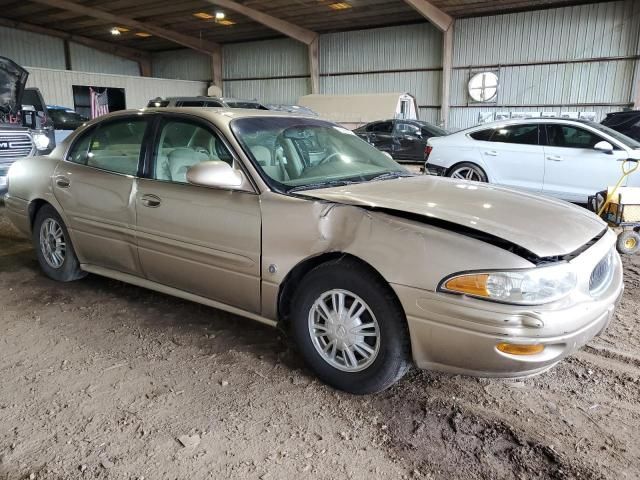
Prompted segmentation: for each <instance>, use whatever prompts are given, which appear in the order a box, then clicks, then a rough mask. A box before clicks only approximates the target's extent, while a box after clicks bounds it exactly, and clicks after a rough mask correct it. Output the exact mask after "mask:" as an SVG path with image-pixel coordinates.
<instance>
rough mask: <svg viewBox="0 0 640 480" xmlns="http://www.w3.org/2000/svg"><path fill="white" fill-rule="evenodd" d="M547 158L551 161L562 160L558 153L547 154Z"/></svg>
mask: <svg viewBox="0 0 640 480" xmlns="http://www.w3.org/2000/svg"><path fill="white" fill-rule="evenodd" d="M547 160H551V161H552V162H561V161H562V157H560V156H558V155H549V156H548V157H547Z"/></svg>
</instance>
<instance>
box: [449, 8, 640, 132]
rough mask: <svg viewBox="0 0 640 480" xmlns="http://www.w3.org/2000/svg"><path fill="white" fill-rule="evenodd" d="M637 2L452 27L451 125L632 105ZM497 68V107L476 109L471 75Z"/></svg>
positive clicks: (639, 32) (639, 26) (639, 31)
mask: <svg viewBox="0 0 640 480" xmlns="http://www.w3.org/2000/svg"><path fill="white" fill-rule="evenodd" d="M639 38H640V2H638V1H635V0H624V1H617V2H602V3H597V4H588V5H581V6H575V7H565V8H556V9H550V10H540V11H533V12H523V13H515V14H508V15H498V16H491V17H478V18H468V19H460V20H458V21H457V22H456V25H455V39H454V63H453V65H454V72H453V75H452V85H451V104H452V109H451V118H450V125H451V127H453V128H464V127H468V126H470V125H473V124H475V123H477V119H478V115H479V113H480V112H495V111H512V112H516V111H556V112H560V111H589V112H596V114H597V119H598V120H599V119H600V118H602V117H603V116H604V115H605V114H606V113H607V112H610V111H615V110H620V109H621V108H623V107H625V106H629V105H630V104H631V103H632V98H633V96H632V95H633V92H634V88H635V85H634V83H635V82H634V80H633V79H634V72H635V71H636V70H637V69H638V59H637V56H638V54H639V50H638V48H639V40H638V39H639ZM485 70H487V71H494V72H495V73H497V75H498V77H499V82H500V87H499V90H498V96H497V101H496V103H494V104H474V103H473V102H472V101H471V99H470V98H469V96H468V93H467V82H468V80H469V78H470V77H471V76H472V75H473V74H474V73H477V72H479V71H485Z"/></svg>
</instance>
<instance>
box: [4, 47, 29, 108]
mask: <svg viewBox="0 0 640 480" xmlns="http://www.w3.org/2000/svg"><path fill="white" fill-rule="evenodd" d="M28 77H29V72H27V71H26V70H25V69H24V68H22V67H21V66H20V65H18V64H17V63H16V62H14V61H13V60H9V59H8V58H5V57H0V114H1V115H8V114H10V113H13V114H16V113H18V110H19V109H20V108H21V105H22V94H23V93H24V86H25V85H26V83H27V78H28Z"/></svg>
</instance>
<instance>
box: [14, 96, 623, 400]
mask: <svg viewBox="0 0 640 480" xmlns="http://www.w3.org/2000/svg"><path fill="white" fill-rule="evenodd" d="M6 205H7V210H8V215H9V217H10V218H11V220H12V221H13V222H14V224H15V225H16V226H17V227H18V228H19V229H20V230H22V231H23V232H24V233H25V234H26V235H29V236H31V238H32V239H33V244H34V247H35V249H36V253H37V256H38V260H39V262H40V266H41V268H42V270H43V271H44V273H45V274H46V275H48V276H49V277H51V278H53V279H55V280H59V281H70V280H76V279H80V278H82V277H83V276H84V275H86V273H88V272H90V273H95V274H99V275H104V276H106V277H111V278H115V279H118V280H121V281H124V282H128V283H132V284H135V285H139V286H142V287H146V288H150V289H154V290H157V291H160V292H163V293H166V294H170V295H175V296H177V297H181V298H185V299H188V300H192V301H195V302H200V303H203V304H205V305H210V306H212V307H216V308H220V309H223V310H226V311H229V312H232V313H235V314H238V315H243V316H245V317H248V318H251V319H253V320H257V321H259V322H263V323H265V324H267V325H271V326H276V325H278V324H280V325H281V326H282V327H283V328H284V329H286V330H287V331H288V332H290V334H291V337H292V339H293V340H294V342H295V344H296V345H297V346H298V348H299V350H300V353H301V355H302V357H303V358H304V360H305V361H306V363H307V365H309V367H310V368H311V369H312V370H313V371H314V372H315V373H316V374H317V375H318V376H319V377H320V378H321V379H322V380H324V381H325V382H327V383H328V384H330V385H332V386H334V387H336V388H339V389H342V390H346V391H349V392H353V393H369V392H375V391H379V390H381V389H384V388H386V387H388V386H390V385H391V384H393V383H394V382H395V381H396V380H398V379H399V378H400V377H401V376H402V375H403V374H404V373H405V371H406V370H407V368H408V367H409V366H410V365H411V363H412V362H413V363H414V364H416V365H417V366H418V367H420V368H426V369H431V370H439V371H445V372H453V373H463V374H470V375H480V376H491V377H520V376H526V375H533V374H537V373H540V372H542V371H544V370H546V369H548V368H550V367H551V366H553V365H554V364H555V363H557V362H558V361H560V359H562V358H563V357H565V356H566V355H568V354H570V353H571V352H573V351H575V350H576V349H578V348H579V347H581V346H582V345H584V344H585V343H587V342H588V341H589V340H590V339H591V338H593V337H594V336H595V335H597V334H599V333H600V332H601V331H602V330H603V329H604V328H605V327H606V326H607V324H608V323H609V321H610V320H611V318H612V316H613V311H614V307H615V304H616V301H617V299H618V298H619V297H620V295H621V293H622V288H623V287H622V267H621V263H620V257H619V256H618V254H617V253H616V251H615V249H614V243H615V239H616V237H615V235H614V234H613V233H612V232H611V231H609V230H608V228H607V226H606V225H605V223H604V222H602V221H601V220H600V219H599V218H598V217H596V216H595V215H593V214H591V213H589V212H588V211H586V210H583V209H580V208H578V207H575V206H573V205H570V204H567V203H564V202H560V201H555V200H549V199H544V198H539V197H536V196H533V195H528V194H523V193H519V192H515V191H512V190H508V189H505V188H499V187H495V186H492V185H486V184H480V183H476V182H467V181H465V180H455V179H442V178H436V177H429V176H422V175H420V176H414V175H411V174H409V173H408V172H407V171H406V170H405V169H404V168H403V167H401V166H400V165H398V164H397V163H395V162H394V161H392V160H391V159H389V158H388V157H387V156H386V155H385V154H383V153H381V152H379V151H378V150H376V149H375V148H374V147H372V146H371V145H369V144H368V143H367V142H365V141H364V140H362V139H360V138H358V137H357V136H356V135H355V134H354V133H352V132H351V131H349V130H346V129H344V128H342V127H340V126H338V125H335V124H333V123H330V122H327V121H323V120H319V119H317V118H305V117H301V116H299V115H291V114H284V113H278V112H270V111H256V110H253V111H250V110H223V109H202V108H192V109H187V108H182V109H178V108H176V109H172V108H160V109H149V110H145V111H130V112H126V111H125V112H118V113H114V114H110V115H107V116H105V117H101V118H100V119H97V120H94V121H92V122H89V123H88V124H87V125H85V126H83V127H81V128H80V129H78V130H76V131H75V132H74V133H73V134H72V135H71V136H70V137H69V139H68V140H67V141H66V142H65V143H64V144H62V145H60V146H58V147H57V148H56V150H55V151H54V152H53V154H51V155H50V156H48V157H42V158H35V159H24V160H20V161H18V162H16V163H15V164H14V165H13V166H12V167H11V171H10V174H9V193H8V196H7V198H6Z"/></svg>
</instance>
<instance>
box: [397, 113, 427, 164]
mask: <svg viewBox="0 0 640 480" xmlns="http://www.w3.org/2000/svg"><path fill="white" fill-rule="evenodd" d="M393 134H394V142H393V153H392V156H393V158H395V159H397V160H405V161H412V162H420V163H422V162H424V147H425V146H426V145H427V142H426V140H424V139H423V137H422V130H421V129H420V127H419V126H418V125H415V124H413V123H411V122H405V121H402V120H398V121H396V126H395V129H394V132H393Z"/></svg>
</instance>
